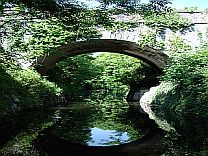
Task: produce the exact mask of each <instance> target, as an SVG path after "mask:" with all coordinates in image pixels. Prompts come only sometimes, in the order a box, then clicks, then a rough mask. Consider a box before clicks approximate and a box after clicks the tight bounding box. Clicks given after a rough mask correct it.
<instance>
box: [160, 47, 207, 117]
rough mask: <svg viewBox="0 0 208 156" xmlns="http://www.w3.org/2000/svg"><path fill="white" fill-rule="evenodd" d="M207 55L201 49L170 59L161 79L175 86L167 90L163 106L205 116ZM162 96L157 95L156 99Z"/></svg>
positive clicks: (205, 51) (180, 111)
mask: <svg viewBox="0 0 208 156" xmlns="http://www.w3.org/2000/svg"><path fill="white" fill-rule="evenodd" d="M207 56H208V52H207V50H202V51H198V52H196V53H192V54H190V53H189V54H183V55H180V57H178V58H174V60H172V62H171V64H170V65H169V66H168V67H167V68H166V69H165V70H164V72H165V75H164V76H163V77H162V79H163V81H168V82H171V83H172V84H173V86H175V87H174V88H172V89H170V90H169V91H168V94H167V95H166V97H165V99H166V100H163V102H162V105H164V107H166V108H168V107H169V108H170V109H171V110H173V111H176V112H179V113H190V112H191V113H194V114H197V115H199V114H200V115H204V116H207V113H206V112H207V109H208V106H207V103H208V101H207V100H208V99H207V97H208V96H207V93H208V85H207V82H208V81H207V80H208V77H207V72H208V66H207V64H208V62H207V61H208V59H207ZM162 97H163V96H162V95H158V96H157V97H156V100H157V99H161V98H162ZM168 99H169V100H168ZM167 100H168V101H167ZM160 101H161V100H160ZM156 103H158V102H156ZM167 106H168V107H167Z"/></svg>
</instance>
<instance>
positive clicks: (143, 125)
mask: <svg viewBox="0 0 208 156" xmlns="http://www.w3.org/2000/svg"><path fill="white" fill-rule="evenodd" d="M98 113H99V116H100V117H99V118H98V119H97V120H95V121H94V123H93V126H94V127H99V128H101V129H104V130H117V131H120V132H121V133H122V132H128V136H129V140H128V142H129V141H133V140H137V139H138V138H141V137H143V136H144V135H146V134H147V133H148V132H149V131H150V130H151V129H153V128H155V127H156V125H155V123H154V122H153V121H151V120H150V119H149V118H148V116H146V115H144V114H140V113H139V112H138V111H136V110H132V109H131V108H130V106H129V105H128V104H127V103H126V102H123V101H122V100H115V99H114V101H112V100H106V101H104V102H103V103H101V104H100V105H99V110H98ZM116 141H117V143H118V140H115V143H116ZM120 141H121V140H120Z"/></svg>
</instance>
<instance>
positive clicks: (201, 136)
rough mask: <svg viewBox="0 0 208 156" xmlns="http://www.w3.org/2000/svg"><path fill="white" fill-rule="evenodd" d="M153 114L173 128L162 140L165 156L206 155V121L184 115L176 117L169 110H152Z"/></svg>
mask: <svg viewBox="0 0 208 156" xmlns="http://www.w3.org/2000/svg"><path fill="white" fill-rule="evenodd" d="M154 112H155V113H156V114H158V117H159V118H160V119H162V120H164V119H165V120H166V121H167V122H168V123H169V124H170V125H171V126H173V127H174V129H175V132H174V133H169V134H168V135H166V137H165V138H163V140H162V145H163V150H164V151H165V153H166V155H171V156H178V155H188V156H189V155H190V156H195V155H196V156H205V155H208V149H207V147H208V133H207V132H208V119H207V118H204V117H200V116H197V115H194V114H192V113H184V114H181V115H177V114H175V113H174V112H172V111H170V110H165V109H160V108H154Z"/></svg>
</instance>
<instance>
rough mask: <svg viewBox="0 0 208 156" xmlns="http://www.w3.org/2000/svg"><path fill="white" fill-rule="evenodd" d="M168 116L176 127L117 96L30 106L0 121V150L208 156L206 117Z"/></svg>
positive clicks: (43, 155)
mask: <svg viewBox="0 0 208 156" xmlns="http://www.w3.org/2000/svg"><path fill="white" fill-rule="evenodd" d="M169 116H170V117H171V119H170V121H169V123H171V124H172V126H174V127H175V129H176V132H166V131H164V130H162V129H161V128H159V127H158V125H157V124H156V123H155V121H154V120H151V119H149V117H148V115H147V114H145V113H143V112H141V111H140V110H139V109H138V105H137V104H136V105H135V103H134V104H131V103H127V102H125V101H122V100H117V99H111V100H106V101H97V102H95V101H91V102H81V103H71V104H70V105H68V106H65V107H60V106H57V107H53V108H51V109H47V110H46V109H44V110H39V109H37V110H28V111H25V112H24V113H22V114H21V115H18V116H17V117H16V119H15V120H11V121H8V122H7V123H4V124H2V125H1V129H0V155H2V156H7V155H8V156H10V155H13V156H22V155H25V156H30V155H31V156H38V155H39V156H50V155H52V156H53V155H57V156H111V155H112V156H140V155H141V156H143V155H147V156H148V155H155V156H159V155H179V156H180V155H202V156H203V155H204V156H206V155H208V151H207V147H208V146H207V145H208V144H207V142H208V137H207V134H206V133H207V131H206V130H207V129H206V126H204V125H206V122H207V120H204V119H201V118H200V119H199V120H197V121H196V120H188V119H191V118H190V116H189V117H187V118H186V117H182V118H180V119H179V118H174V117H172V116H171V114H170V115H169ZM181 124H182V125H184V126H181ZM187 126H188V127H187ZM198 126H199V127H198ZM181 127H183V128H181ZM187 129H188V130H189V131H188V130H187Z"/></svg>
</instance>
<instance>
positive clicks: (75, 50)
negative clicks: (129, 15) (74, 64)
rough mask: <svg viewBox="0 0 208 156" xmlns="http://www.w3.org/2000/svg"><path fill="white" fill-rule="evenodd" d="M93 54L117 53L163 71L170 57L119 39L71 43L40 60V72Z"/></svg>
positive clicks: (45, 71) (42, 72)
mask: <svg viewBox="0 0 208 156" xmlns="http://www.w3.org/2000/svg"><path fill="white" fill-rule="evenodd" d="M91 52H115V53H121V54H126V55H129V56H133V57H136V58H139V59H140V60H142V61H144V62H146V63H147V64H149V65H150V66H152V67H155V68H156V69H158V70H162V69H163V68H164V67H165V66H166V64H167V59H168V56H167V55H166V54H164V53H162V52H160V51H158V50H155V49H152V48H149V47H144V48H141V47H140V46H139V45H138V44H137V43H135V42H131V41H125V40H117V39H93V40H89V41H80V42H75V43H70V44H67V45H64V46H61V47H59V48H57V50H56V52H55V53H51V54H50V55H48V56H46V57H44V58H42V59H39V61H38V64H39V66H38V68H37V70H38V72H39V73H40V74H42V75H44V74H46V73H47V71H48V70H50V69H51V68H52V67H53V66H54V65H55V64H56V63H58V62H60V61H61V60H63V59H66V58H67V57H70V56H75V55H79V54H84V53H91Z"/></svg>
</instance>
